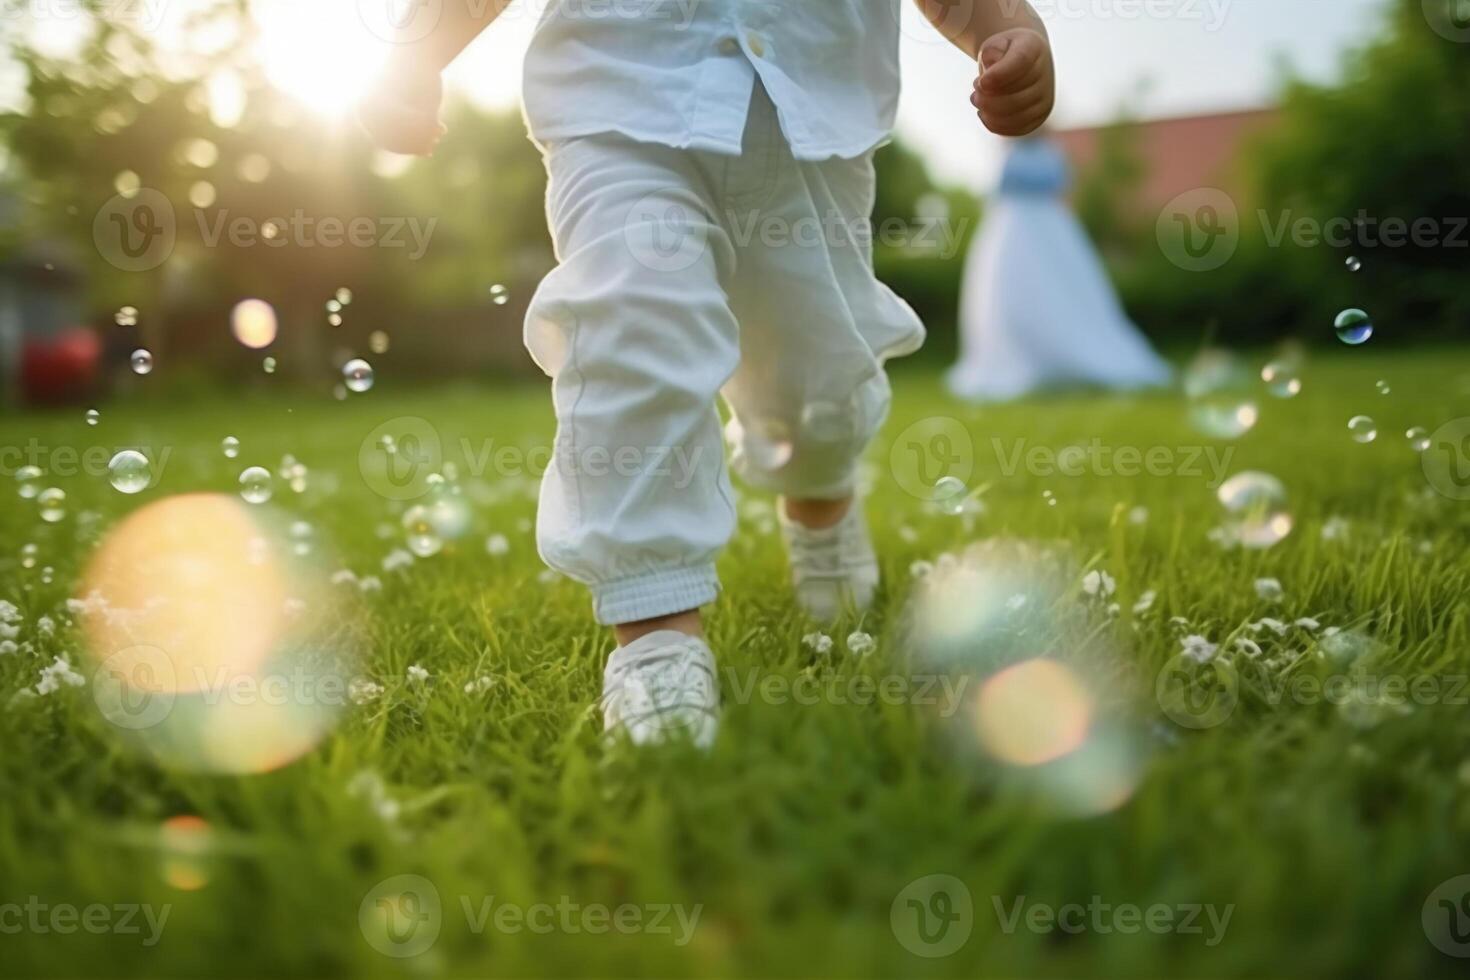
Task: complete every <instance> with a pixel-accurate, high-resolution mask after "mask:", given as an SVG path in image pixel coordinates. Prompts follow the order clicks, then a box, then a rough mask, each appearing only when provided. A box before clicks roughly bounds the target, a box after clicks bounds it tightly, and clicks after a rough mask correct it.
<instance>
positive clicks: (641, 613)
mask: <svg viewBox="0 0 1470 980" xmlns="http://www.w3.org/2000/svg"><path fill="white" fill-rule="evenodd" d="M719 594H720V580H719V577H718V576H717V575H716V574H715V566H714V565H713V563H711V564H708V565H700V566H696V567H693V568H666V569H661V570H659V571H654V572H645V573H643V574H642V575H633V576H630V577H628V578H623V579H618V580H617V581H616V582H604V583H602V584H600V585H594V586H592V612H593V615H595V616H596V617H597V621H598V622H599V623H601V624H602V625H603V626H619V625H621V624H623V623H636V622H639V621H640V620H644V619H653V618H655V617H658V616H672V615H673V614H674V613H680V612H687V611H689V610H690V609H698V608H699V607H700V606H703V605H705V604H706V603H710V602H713V601H714V600H715V597H716V596H718V595H719Z"/></svg>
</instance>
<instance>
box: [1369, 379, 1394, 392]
mask: <svg viewBox="0 0 1470 980" xmlns="http://www.w3.org/2000/svg"><path fill="white" fill-rule="evenodd" d="M1373 387H1374V388H1375V389H1376V390H1377V391H1378V393H1379V394H1380V395H1391V394H1393V386H1392V385H1390V384H1389V383H1388V382H1387V381H1384V380H1382V379H1380V380H1378V381H1375V382H1373Z"/></svg>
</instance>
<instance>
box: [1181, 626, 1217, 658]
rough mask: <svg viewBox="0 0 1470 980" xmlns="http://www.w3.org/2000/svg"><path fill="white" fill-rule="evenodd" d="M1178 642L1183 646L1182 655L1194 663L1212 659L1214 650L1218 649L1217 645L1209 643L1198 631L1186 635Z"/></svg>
mask: <svg viewBox="0 0 1470 980" xmlns="http://www.w3.org/2000/svg"><path fill="white" fill-rule="evenodd" d="M1179 643H1180V645H1181V646H1182V647H1183V648H1184V655H1185V656H1186V657H1188V658H1189V659H1190V660H1193V661H1194V662H1195V663H1200V664H1202V663H1204V662H1205V661H1207V660H1212V659H1214V656H1215V652H1216V651H1217V650H1219V649H1220V648H1219V646H1217V645H1216V644H1214V643H1211V642H1210V641H1209V640H1207V639H1205V638H1204V637H1203V636H1200V635H1199V634H1198V633H1192V634H1190V635H1189V636H1186V637H1185V638H1184V639H1182V640H1180V641H1179Z"/></svg>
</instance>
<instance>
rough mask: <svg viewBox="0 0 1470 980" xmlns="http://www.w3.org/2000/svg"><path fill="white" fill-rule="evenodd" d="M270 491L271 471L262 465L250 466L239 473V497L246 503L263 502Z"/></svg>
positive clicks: (269, 497) (269, 494) (268, 498)
mask: <svg viewBox="0 0 1470 980" xmlns="http://www.w3.org/2000/svg"><path fill="white" fill-rule="evenodd" d="M271 493H272V487H271V473H270V470H268V469H266V468H265V467H264V466H250V467H247V468H246V469H245V470H244V471H243V472H242V473H241V474H240V497H241V498H242V499H243V500H244V501H245V502H246V503H247V504H263V503H265V502H266V501H267V500H270V499H271Z"/></svg>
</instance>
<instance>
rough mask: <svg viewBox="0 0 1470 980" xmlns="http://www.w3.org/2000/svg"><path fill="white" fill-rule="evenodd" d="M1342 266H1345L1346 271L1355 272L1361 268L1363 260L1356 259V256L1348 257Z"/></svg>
mask: <svg viewBox="0 0 1470 980" xmlns="http://www.w3.org/2000/svg"><path fill="white" fill-rule="evenodd" d="M1343 264H1344V265H1346V266H1347V271H1349V272H1357V271H1358V270H1359V269H1361V268H1363V260H1362V259H1360V258H1358V257H1357V256H1356V255H1349V256H1348V257H1347V261H1346V262H1345V263H1343Z"/></svg>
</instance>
